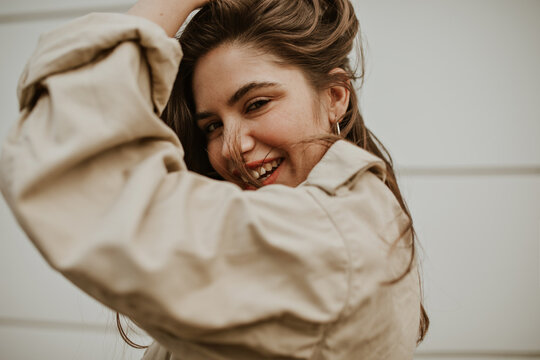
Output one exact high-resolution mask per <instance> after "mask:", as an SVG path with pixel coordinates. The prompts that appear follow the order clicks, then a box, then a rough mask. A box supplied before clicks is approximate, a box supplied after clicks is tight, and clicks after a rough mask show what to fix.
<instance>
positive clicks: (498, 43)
mask: <svg viewBox="0 0 540 360" xmlns="http://www.w3.org/2000/svg"><path fill="white" fill-rule="evenodd" d="M129 3H130V1H114V2H111V1H106V0H93V1H91V0H77V1H75V0H54V1H51V0H49V1H46V2H42V1H41V2H40V1H37V0H20V1H18V2H13V1H6V0H1V1H0V44H1V47H0V48H1V49H2V54H1V55H0V74H1V79H2V82H1V83H0V106H1V109H2V115H3V116H2V118H1V119H0V137H1V138H4V137H5V136H6V134H7V131H8V127H9V126H10V124H12V123H13V121H14V119H15V118H16V116H17V103H16V97H15V88H16V83H17V77H18V75H19V74H20V72H21V70H22V68H23V66H24V62H25V60H26V59H28V57H29V56H30V54H31V52H32V50H33V48H34V46H35V44H36V41H37V38H38V36H39V34H40V33H41V32H43V31H46V30H48V29H51V28H53V27H55V26H57V25H58V24H60V23H62V22H65V21H67V20H68V19H69V18H72V17H74V16H78V15H79V14H83V13H86V12H89V11H95V10H98V11H123V10H125V9H127V8H128V7H129ZM356 5H357V6H356V7H357V12H358V16H359V18H360V21H361V24H362V29H363V32H364V38H365V39H367V45H368V74H367V78H366V84H365V87H364V90H363V95H362V103H363V112H364V115H365V117H366V121H367V123H368V125H369V126H371V128H372V129H373V131H374V132H375V134H377V135H378V136H379V137H380V139H381V140H382V141H383V142H384V144H385V145H387V147H388V148H389V149H390V151H391V153H392V154H393V155H394V158H395V160H396V163H397V166H398V168H399V173H400V174H401V177H400V180H401V183H402V186H403V191H404V193H405V196H406V198H407V199H408V201H409V205H410V207H411V211H412V213H413V216H414V220H415V222H416V226H417V231H418V234H419V238H420V242H421V244H422V246H423V248H424V251H423V254H424V279H425V294H426V307H427V310H428V312H429V315H430V318H431V321H432V326H431V330H430V332H429V334H428V337H427V339H426V341H425V343H424V344H423V345H421V347H420V348H419V349H418V354H417V358H418V359H443V358H444V359H456V360H457V359H459V360H466V359H472V358H474V359H485V360H488V359H496V358H505V359H517V358H523V357H524V356H527V357H528V358H536V359H540V260H539V258H540V141H539V140H538V139H539V137H540V67H539V64H540V41H539V40H538V35H539V34H540V1H537V0H469V1H466V0H429V1H428V0H357V1H356ZM0 237H1V241H0V288H1V289H2V293H1V295H0V358H2V359H4V358H5V359H8V358H9V359H15V360H17V359H25V360H27V359H37V358H46V359H49V358H51V359H52V358H54V359H136V358H139V357H140V356H141V352H140V351H138V350H131V349H129V348H127V347H125V346H124V345H123V343H122V340H121V339H120V338H119V336H118V335H116V333H115V330H114V321H113V319H114V314H113V313H112V312H110V311H109V310H107V309H106V308H104V307H102V306H101V305H99V304H97V303H96V302H95V301H94V300H92V299H90V298H88V297H87V296H86V295H84V294H83V293H82V292H80V291H79V290H77V289H76V288H75V287H73V286H72V285H71V284H70V283H69V282H68V281H66V280H65V279H63V278H62V277H61V276H59V275H57V274H56V273H54V272H53V271H52V270H50V269H49V268H48V266H47V265H46V264H45V262H44V260H42V259H41V258H40V257H39V254H38V253H37V251H36V250H35V249H34V248H33V246H32V245H31V244H30V243H29V242H28V240H26V239H25V237H24V235H23V234H22V233H21V231H20V230H19V229H18V227H17V225H16V224H15V221H14V219H13V217H12V215H11V214H10V213H9V211H8V210H7V207H6V205H5V203H4V202H3V200H1V201H0ZM141 341H142V342H145V341H147V339H144V338H142V339H141Z"/></svg>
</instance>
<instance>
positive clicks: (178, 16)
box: [127, 0, 207, 37]
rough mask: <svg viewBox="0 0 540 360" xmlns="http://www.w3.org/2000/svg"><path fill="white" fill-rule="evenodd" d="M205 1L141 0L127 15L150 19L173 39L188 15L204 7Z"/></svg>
mask: <svg viewBox="0 0 540 360" xmlns="http://www.w3.org/2000/svg"><path fill="white" fill-rule="evenodd" d="M206 2H207V1H204V0H187V1H179V0H139V1H137V3H136V4H135V5H133V7H132V8H131V9H129V10H128V12H127V14H129V15H134V16H140V17H143V18H145V19H148V20H150V21H152V22H154V23H156V24H158V25H159V26H161V27H162V28H163V30H165V32H166V33H167V35H169V36H170V37H173V36H174V35H175V34H176V32H177V31H178V29H179V28H180V26H182V24H183V23H184V22H185V21H186V19H187V17H188V15H189V14H190V13H191V12H193V11H194V10H196V9H197V8H199V7H201V6H202V5H204V4H205V3H206Z"/></svg>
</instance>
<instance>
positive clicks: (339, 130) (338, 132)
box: [336, 122, 341, 135]
mask: <svg viewBox="0 0 540 360" xmlns="http://www.w3.org/2000/svg"><path fill="white" fill-rule="evenodd" d="M336 131H337V134H338V135H341V129H340V128H339V123H338V122H337V123H336Z"/></svg>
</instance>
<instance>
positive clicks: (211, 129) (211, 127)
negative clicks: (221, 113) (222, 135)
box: [204, 121, 223, 134]
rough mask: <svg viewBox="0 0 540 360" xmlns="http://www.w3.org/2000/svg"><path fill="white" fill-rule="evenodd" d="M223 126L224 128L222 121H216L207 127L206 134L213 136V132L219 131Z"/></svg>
mask: <svg viewBox="0 0 540 360" xmlns="http://www.w3.org/2000/svg"><path fill="white" fill-rule="evenodd" d="M222 126H223V124H222V123H221V121H214V122H211V123H210V124H208V125H206V126H205V128H204V132H205V133H206V134H211V133H212V132H214V131H216V130H217V129H219V128H220V127H222Z"/></svg>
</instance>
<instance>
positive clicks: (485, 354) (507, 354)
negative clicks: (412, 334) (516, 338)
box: [414, 350, 540, 359]
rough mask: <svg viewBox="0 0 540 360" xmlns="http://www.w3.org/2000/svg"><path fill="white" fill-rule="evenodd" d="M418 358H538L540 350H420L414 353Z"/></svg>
mask: <svg viewBox="0 0 540 360" xmlns="http://www.w3.org/2000/svg"><path fill="white" fill-rule="evenodd" d="M414 357H415V359H418V358H424V357H426V358H441V359H445V358H460V357H463V358H501V359H508V358H523V359H538V358H540V351H493V350H492V351H450V350H449V351H418V352H416V353H415V354H414Z"/></svg>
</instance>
